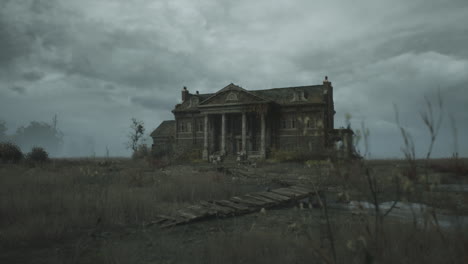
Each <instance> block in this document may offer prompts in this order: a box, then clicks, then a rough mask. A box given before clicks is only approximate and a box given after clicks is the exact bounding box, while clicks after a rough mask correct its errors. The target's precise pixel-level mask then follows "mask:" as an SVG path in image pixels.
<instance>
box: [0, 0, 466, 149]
mask: <svg viewBox="0 0 468 264" xmlns="http://www.w3.org/2000/svg"><path fill="white" fill-rule="evenodd" d="M467 25H468V1H466V0H450V1H440V0H424V1H423V0H411V1H407V0H393V1H376V0H356V1H344V0H343V1H310V0H303V1H292V0H268V1H267V0H257V1H250V0H238V1H211V0H181V1H180V0H80V1H75V0H1V1H0V120H4V121H6V122H7V125H8V127H9V128H10V133H13V132H14V131H15V130H16V128H17V127H18V126H21V125H27V124H28V123H29V122H30V121H33V120H37V121H47V122H49V121H50V120H51V119H52V116H53V115H54V114H58V118H59V124H58V125H59V127H60V128H61V129H62V130H63V132H64V133H65V135H66V136H67V137H66V139H65V141H66V142H65V143H66V144H65V145H66V146H65V147H66V154H67V155H73V154H75V155H90V154H91V152H92V151H95V152H96V154H97V155H103V154H104V153H105V147H106V146H108V148H109V151H110V154H111V155H129V152H128V151H127V150H126V149H125V146H124V142H125V141H126V134H127V133H128V127H129V125H130V118H131V117H136V118H138V119H141V120H143V121H144V122H145V124H146V127H147V132H151V130H152V129H154V128H155V127H157V126H158V125H159V123H160V122H161V121H162V120H165V119H173V115H172V113H171V110H172V109H173V107H174V105H175V104H176V103H178V102H179V101H180V90H181V88H182V87H183V86H187V87H188V88H189V90H190V91H195V90H199V91H200V92H202V93H205V92H216V91H217V90H219V89H221V88H223V87H224V86H226V85H227V84H229V83H231V82H233V83H235V84H238V85H240V86H242V87H244V88H246V89H252V90H255V89H267V88H275V87H285V86H301V85H313V84H320V83H321V82H322V80H323V77H324V76H325V75H328V76H329V78H330V81H332V83H333V86H334V88H335V107H336V111H337V114H336V119H335V126H337V127H339V126H343V125H345V124H344V123H345V122H344V116H345V114H346V113H350V114H351V115H352V120H351V122H352V126H353V127H354V128H359V127H360V126H361V122H362V121H364V122H365V124H366V126H367V127H368V128H369V129H370V133H371V134H370V148H371V149H370V150H371V154H372V156H373V157H398V156H401V150H400V148H401V146H402V142H403V141H402V139H401V136H400V134H399V131H398V129H397V126H396V124H395V115H394V107H393V106H394V104H395V105H397V107H398V109H399V112H400V117H401V122H402V124H403V125H404V126H405V127H407V128H408V129H409V131H410V133H411V134H412V135H413V137H414V138H415V139H416V140H415V141H416V149H417V150H418V152H419V153H422V152H424V151H425V150H426V147H427V142H428V140H429V138H428V132H427V129H425V128H424V125H423V122H422V121H421V118H420V112H421V111H422V110H424V96H428V97H429V98H432V99H435V95H436V93H437V89H440V91H441V94H442V97H443V99H444V109H443V111H444V116H445V117H444V122H443V127H442V129H441V131H440V133H441V134H440V137H439V139H438V141H437V143H436V145H435V154H436V155H437V156H448V155H450V154H451V153H452V152H453V150H454V139H453V133H452V129H451V125H450V119H449V117H448V116H449V114H451V115H453V116H454V119H455V120H456V127H457V131H458V146H459V152H460V154H462V155H464V156H468V138H467V137H466V135H467V134H468V48H467V47H468V26H467ZM93 143H95V147H94V149H93V150H91V147H86V146H89V145H92V144H93Z"/></svg>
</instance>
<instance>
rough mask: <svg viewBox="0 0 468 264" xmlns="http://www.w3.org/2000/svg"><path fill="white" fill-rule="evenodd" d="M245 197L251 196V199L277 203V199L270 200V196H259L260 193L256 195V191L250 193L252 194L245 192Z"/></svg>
mask: <svg viewBox="0 0 468 264" xmlns="http://www.w3.org/2000/svg"><path fill="white" fill-rule="evenodd" d="M245 196H246V197H249V198H252V199H255V200H259V201H262V202H265V203H267V204H276V203H278V201H276V200H272V199H270V198H265V197H263V196H260V195H257V194H256V193H252V194H247V195H245Z"/></svg>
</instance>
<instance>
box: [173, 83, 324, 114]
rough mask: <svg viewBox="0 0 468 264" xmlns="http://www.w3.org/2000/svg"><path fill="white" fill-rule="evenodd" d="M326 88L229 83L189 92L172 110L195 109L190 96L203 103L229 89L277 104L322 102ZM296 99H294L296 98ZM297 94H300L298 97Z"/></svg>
mask: <svg viewBox="0 0 468 264" xmlns="http://www.w3.org/2000/svg"><path fill="white" fill-rule="evenodd" d="M325 88H326V85H325V84H323V85H308V86H294V87H283V88H272V89H264V90H246V89H244V88H242V87H239V86H237V85H235V84H232V83H231V84H229V85H227V86H226V87H224V88H222V89H221V90H219V91H217V92H216V93H206V94H189V97H188V99H187V101H186V102H183V103H181V104H178V105H176V107H175V109H174V111H197V109H198V107H197V105H193V104H192V103H191V102H190V100H191V98H192V97H197V98H198V101H197V104H198V102H199V103H201V104H203V103H204V102H206V101H208V100H209V99H210V98H214V97H215V96H216V95H218V94H220V93H223V92H226V91H229V90H236V91H244V92H246V93H248V94H250V95H252V96H254V97H257V98H260V99H263V100H264V101H269V102H274V103H277V104H279V105H296V104H304V103H306V104H307V103H324V101H323V100H324V97H323V93H324V90H325ZM296 92H298V93H301V95H298V94H295V93H296ZM296 96H297V99H294V98H296ZM299 96H301V97H300V98H299Z"/></svg>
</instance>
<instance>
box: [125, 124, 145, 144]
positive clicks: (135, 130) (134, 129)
mask: <svg viewBox="0 0 468 264" xmlns="http://www.w3.org/2000/svg"><path fill="white" fill-rule="evenodd" d="M131 120H132V124H131V125H130V129H131V131H130V133H129V134H128V138H129V141H128V142H127V148H129V149H130V148H131V149H132V150H133V152H135V151H137V149H138V145H139V143H140V141H141V139H142V138H143V135H144V133H145V127H144V124H143V121H141V120H137V119H136V118H134V117H133V118H132V119H131Z"/></svg>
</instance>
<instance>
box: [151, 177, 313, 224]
mask: <svg viewBox="0 0 468 264" xmlns="http://www.w3.org/2000/svg"><path fill="white" fill-rule="evenodd" d="M315 193H316V192H315V191H313V190H310V189H309V188H307V187H306V186H290V187H283V188H278V189H273V190H270V191H262V192H255V193H249V194H245V195H243V196H235V197H232V198H230V199H229V200H217V201H200V202H199V203H198V204H194V205H190V206H188V207H185V208H181V209H179V210H177V211H176V212H175V213H174V214H173V215H170V216H167V215H160V216H158V219H157V220H156V221H153V222H152V223H154V224H157V225H159V226H161V227H164V228H165V227H171V226H176V225H182V224H188V223H192V222H195V221H200V220H205V219H209V218H215V217H229V216H236V215H243V214H247V213H252V212H259V211H260V210H261V209H262V208H273V207H280V206H284V205H287V204H291V203H294V202H297V201H300V200H303V199H304V198H310V197H311V196H312V195H315Z"/></svg>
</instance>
